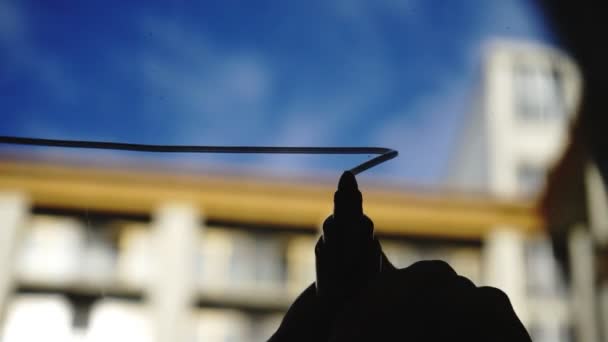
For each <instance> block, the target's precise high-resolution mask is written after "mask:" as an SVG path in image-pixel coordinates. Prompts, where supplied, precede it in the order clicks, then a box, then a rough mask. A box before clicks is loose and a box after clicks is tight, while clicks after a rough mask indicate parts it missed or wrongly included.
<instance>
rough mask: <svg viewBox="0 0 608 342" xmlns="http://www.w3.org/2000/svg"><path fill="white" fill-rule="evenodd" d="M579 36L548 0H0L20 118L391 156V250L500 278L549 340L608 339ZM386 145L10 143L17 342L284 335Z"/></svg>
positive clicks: (28, 126) (5, 189) (8, 245)
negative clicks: (243, 148)
mask: <svg viewBox="0 0 608 342" xmlns="http://www.w3.org/2000/svg"><path fill="white" fill-rule="evenodd" d="M561 37H562V36H561V35H560V33H558V30H557V28H556V27H554V25H552V24H550V20H549V14H548V12H547V10H546V8H545V7H542V6H540V5H539V4H537V3H536V2H533V1H527V0H505V1H482V0H465V1H460V2H445V1H434V0H433V1H418V0H407V1H396V0H381V1H364V0H354V1H344V0H330V1H327V0H325V1H306V2H283V1H276V0H269V1H257V2H244V1H233V0H228V1H222V2H217V3H215V2H213V3H212V2H205V1H202V2H187V1H172V2H149V1H146V2H144V1H141V2H140V1H125V2H117V3H114V4H108V3H107V2H101V1H99V2H87V3H77V2H73V1H53V2H39V1H12V0H0V99H1V100H0V101H1V102H0V105H1V109H0V113H1V114H0V116H1V124H0V135H10V136H24V137H36V138H51V139H80V140H102V141H117V142H129V143H144V144H145V143H148V144H186V145H197V144H200V145H269V146H385V147H390V148H393V149H396V150H398V151H399V153H400V156H399V157H398V158H397V159H395V160H392V161H390V162H388V163H386V164H383V165H381V166H379V167H377V168H376V169H374V170H370V171H368V172H366V173H365V174H362V175H361V176H359V177H358V179H359V185H360V187H361V188H362V191H363V195H364V201H365V202H364V206H365V211H366V213H367V214H368V215H369V216H370V217H371V218H372V219H373V220H374V222H375V226H376V234H377V235H378V236H379V238H380V240H381V241H382V245H383V248H384V250H385V252H386V254H387V255H388V256H389V259H390V260H391V261H392V262H393V263H394V264H395V265H396V266H398V267H407V266H408V265H410V264H412V263H413V262H415V261H418V260H424V259H442V260H445V261H447V262H449V263H450V264H451V265H452V266H453V267H454V268H455V269H456V271H457V272H458V273H460V274H462V275H464V276H466V277H468V278H470V279H471V280H473V281H474V282H475V283H476V284H478V285H490V286H495V287H498V288H500V289H502V290H504V291H505V292H506V293H507V294H508V295H509V297H510V299H511V301H512V303H513V306H514V308H515V310H516V312H517V314H518V315H519V317H520V318H521V320H522V321H523V322H524V324H525V325H526V327H527V328H528V330H529V332H530V333H531V335H532V338H533V340H534V341H547V342H548V341H559V342H561V341H564V342H565V341H583V342H595V341H601V340H602V338H604V339H606V340H608V329H607V328H606V327H608V291H607V289H608V287H606V285H605V284H604V282H603V280H602V279H603V278H604V277H605V274H604V273H605V272H602V270H603V269H604V268H602V267H601V265H603V264H602V263H601V261H598V255H600V256H601V255H605V254H602V253H604V252H602V251H603V249H602V246H603V245H605V243H606V242H608V211H607V208H608V200H607V199H606V193H605V190H604V182H603V179H602V176H601V172H600V171H599V170H598V167H597V166H596V165H597V162H594V159H593V158H590V157H589V155H591V153H590V152H588V151H587V149H585V148H583V147H581V146H582V144H583V143H581V142H580V141H579V140H577V139H576V136H577V134H578V133H577V131H576V130H575V129H574V128H573V127H575V126H576V124H575V123H576V122H578V121H580V120H579V114H578V113H579V112H580V108H581V106H580V103H581V102H582V101H583V99H584V98H585V94H587V90H586V88H585V92H583V88H584V87H583V80H584V79H585V76H586V73H585V72H584V71H585V70H586V69H584V68H583V69H581V66H580V63H577V62H575V58H574V54H575V53H574V52H572V51H570V50H569V47H570V46H571V45H568V44H565V43H564V42H563V40H562V39H560V38H561ZM365 160H366V157H365V156H358V157H352V156H344V157H342V156H300V155H287V156H286V155H240V156H233V155H195V154H181V155H160V154H138V153H126V152H109V151H79V150H66V149H58V148H40V147H15V146H8V145H0V217H1V219H0V225H1V228H0V341H2V342H12V341H38V340H40V339H45V340H51V341H102V340H103V341H106V340H113V341H175V340H189V341H251V342H255V341H265V340H266V339H267V338H268V337H269V336H270V335H271V334H272V333H273V332H274V330H275V329H276V328H277V327H278V324H279V323H280V320H281V318H282V315H283V314H284V312H285V311H286V309H287V308H288V307H289V305H290V303H291V302H292V301H293V300H294V299H295V297H296V296H297V295H298V294H299V293H300V292H301V291H302V290H303V289H304V288H305V287H307V286H308V285H309V284H310V283H312V282H313V281H314V279H315V270H314V251H313V248H314V244H315V242H316V239H317V238H318V236H319V227H320V224H321V223H322V221H323V219H324V218H325V217H326V216H327V215H329V214H330V213H331V210H332V199H333V192H334V191H335V186H336V182H337V180H338V177H339V175H340V174H341V172H342V170H344V169H348V168H351V167H353V166H355V165H356V164H358V163H361V162H363V161H365ZM564 184H565V186H566V189H563V187H564ZM600 259H601V258H600Z"/></svg>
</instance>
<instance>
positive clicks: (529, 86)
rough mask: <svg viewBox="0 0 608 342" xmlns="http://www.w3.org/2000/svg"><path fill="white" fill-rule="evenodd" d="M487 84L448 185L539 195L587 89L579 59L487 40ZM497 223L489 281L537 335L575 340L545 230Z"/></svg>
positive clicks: (489, 246) (488, 243)
mask: <svg viewBox="0 0 608 342" xmlns="http://www.w3.org/2000/svg"><path fill="white" fill-rule="evenodd" d="M481 79H482V80H481V87H480V89H479V93H478V95H479V96H478V98H477V99H476V102H475V104H474V110H473V111H472V112H471V113H470V115H469V116H468V117H467V119H466V120H465V121H464V126H463V130H462V136H461V140H460V142H459V144H458V146H457V148H456V150H455V153H454V157H453V159H452V161H451V164H450V168H449V171H448V175H447V186H448V187H450V188H453V189H458V190H463V191H477V192H482V193H489V194H491V195H492V196H496V197H498V198H503V199H509V200H515V201H517V200H521V199H524V198H535V197H537V196H538V195H539V194H540V192H541V191H542V190H543V187H544V185H545V178H546V174H547V172H548V171H549V170H550V169H551V168H552V167H553V165H554V164H555V163H556V162H557V160H558V158H559V157H560V156H561V155H562V154H563V152H564V150H565V147H566V145H567V142H568V139H567V138H568V129H569V127H570V125H571V123H572V121H573V118H574V116H575V113H576V108H577V106H578V101H579V97H580V93H581V79H580V76H579V73H578V71H577V67H576V65H575V64H574V62H573V61H572V60H571V59H570V58H569V57H568V56H567V55H565V54H564V53H563V52H561V51H559V50H557V49H554V48H551V47H546V46H541V45H537V44H534V43H530V42H517V41H495V42H492V43H490V44H488V45H487V47H486V49H485V54H484V62H483V66H482V75H481ZM514 228H515V227H510V226H507V225H500V226H496V227H494V229H492V231H491V232H490V233H489V234H488V235H487V236H486V237H485V238H484V241H485V242H484V253H483V254H484V258H485V262H484V265H485V267H486V270H485V272H484V280H483V282H484V283H485V284H487V285H491V286H496V287H498V288H501V289H502V290H504V291H505V292H506V293H507V294H508V295H509V297H510V298H511V301H512V303H513V306H514V308H515V310H516V312H517V313H518V315H519V316H520V317H521V318H522V320H523V321H524V323H525V324H526V325H527V326H528V328H529V330H530V331H531V332H532V334H533V339H534V340H535V341H568V340H570V338H571V332H570V330H571V328H570V319H569V316H570V309H569V303H568V291H567V290H566V285H565V282H564V279H563V275H562V272H561V269H560V268H559V267H558V265H557V263H556V262H555V259H554V257H553V252H552V246H551V244H550V242H549V240H548V238H547V237H546V236H543V235H542V234H541V235H536V236H530V235H525V234H522V233H521V231H519V230H518V229H514Z"/></svg>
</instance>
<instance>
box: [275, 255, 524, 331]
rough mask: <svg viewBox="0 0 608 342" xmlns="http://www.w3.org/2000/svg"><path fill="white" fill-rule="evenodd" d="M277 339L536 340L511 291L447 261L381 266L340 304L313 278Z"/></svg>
mask: <svg viewBox="0 0 608 342" xmlns="http://www.w3.org/2000/svg"><path fill="white" fill-rule="evenodd" d="M270 341H272V342H277V341H333V342H342V341H511V342H519V341H531V339H530V336H529V335H528V333H527V331H526V329H525V328H524V326H523V325H522V323H521V322H520V321H519V319H518V318H517V316H516V314H515V312H514V311H513V308H512V307H511V303H510V302H509V299H508V298H507V296H506V295H505V294H504V293H503V292H501V291H500V290H498V289H495V288H491V287H476V286H475V285H474V284H473V283H472V282H471V281H470V280H468V279H466V278H464V277H462V276H458V275H457V274H456V272H454V270H453V269H452V268H451V267H450V266H449V265H448V264H447V263H445V262H442V261H420V262H417V263H415V264H413V265H411V266H410V267H407V268H405V269H401V270H392V271H386V272H382V273H381V274H379V275H378V276H377V278H376V279H373V280H372V281H371V282H370V283H369V284H368V285H367V286H366V287H365V289H363V290H361V292H359V293H358V294H357V295H356V296H354V297H351V298H350V299H349V300H348V301H346V302H344V303H343V305H342V306H341V307H331V306H328V305H327V304H326V303H325V302H324V301H323V300H322V299H321V297H319V296H317V294H316V291H315V287H314V284H313V285H311V286H310V287H308V288H307V289H306V290H305V291H304V292H303V293H302V294H301V295H300V297H298V299H296V301H295V302H294V303H293V305H292V306H291V308H290V309H289V311H288V313H287V314H286V315H285V318H284V319H283V322H282V324H281V327H280V328H279V330H278V331H277V333H276V334H275V335H274V336H273V338H271V340H270Z"/></svg>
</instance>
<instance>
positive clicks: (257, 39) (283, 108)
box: [0, 0, 553, 186]
mask: <svg viewBox="0 0 608 342" xmlns="http://www.w3.org/2000/svg"><path fill="white" fill-rule="evenodd" d="M494 38H512V39H528V40H534V41H544V42H547V43H549V44H553V39H552V36H551V33H550V32H549V30H548V29H547V28H546V24H545V22H544V21H543V19H542V17H541V16H540V15H539V13H538V10H537V8H536V7H535V6H534V5H533V4H531V3H529V2H528V1H524V0H500V1H485V0H463V1H439V0H404V1H397V0H375V1H362V0H318V1H317V0H308V1H299V2H298V1H280V0H271V1H264V0H262V1H233V0H225V1H216V2H205V1H199V2H194V1H192V2H188V1H158V2H153V1H117V2H115V3H113V4H111V5H109V2H108V1H87V2H78V1H59V0H57V1H11V0H0V99H1V100H0V104H1V106H2V107H1V114H0V115H1V122H2V123H1V124H0V134H2V135H19V136H32V137H45V138H59V139H61V138H63V139H89V140H113V141H124V142H134V143H157V144H207V145H276V146H280V145H291V146H301V145H313V146H338V145H342V146H351V145H352V146H369V145H375V146H387V147H392V148H395V149H398V150H399V152H400V157H399V158H398V159H397V160H394V161H390V162H388V163H387V164H385V165H382V166H380V167H379V168H378V169H376V170H374V171H372V173H371V175H370V176H371V177H376V178H382V179H390V180H392V181H397V182H403V183H407V184H413V185H425V186H426V185H431V186H432V185H435V184H438V183H439V182H440V180H441V177H442V175H443V174H444V173H445V172H446V169H445V168H446V164H447V161H448V159H449V155H450V153H452V152H453V146H454V144H455V142H456V141H457V136H458V134H459V128H460V123H461V122H462V118H463V116H464V115H466V113H467V111H468V110H469V109H470V106H469V103H470V100H471V97H472V96H473V93H474V90H475V88H476V86H477V83H478V81H479V68H480V63H481V50H482V48H483V44H484V43H485V42H487V41H489V40H491V39H494ZM0 149H7V147H6V146H0ZM22 150H23V149H21V150H20V151H22ZM45 151H46V150H45ZM46 153H55V154H57V153H65V152H63V151H62V152H59V151H56V150H53V151H46ZM79 153H80V155H83V156H84V157H88V158H91V156H93V158H94V159H97V161H98V162H99V161H100V160H101V161H104V160H108V161H111V160H120V158H127V157H128V158H131V157H132V155H125V154H124V153H120V152H116V153H97V154H95V153H91V152H85V153H82V152H79ZM76 155H78V153H77V154H76ZM148 158H149V157H148ZM153 158H155V159H158V161H159V162H163V161H164V162H170V163H172V164H173V163H185V164H196V165H203V166H204V165H221V166H222V167H226V165H228V166H229V167H232V168H234V169H246V168H251V167H252V168H257V169H260V170H265V169H267V170H271V171H273V172H275V173H294V172H295V173H297V174H304V173H323V172H326V173H331V172H336V173H338V172H339V171H341V170H342V169H344V168H348V167H351V166H354V165H355V164H356V163H357V162H360V161H363V160H364V159H365V157H357V158H353V157H344V158H343V157H302V156H276V155H275V156H266V155H264V156H262V155H259V156H219V155H218V156H200V155H199V156H196V155H187V156H170V157H160V156H156V157H153Z"/></svg>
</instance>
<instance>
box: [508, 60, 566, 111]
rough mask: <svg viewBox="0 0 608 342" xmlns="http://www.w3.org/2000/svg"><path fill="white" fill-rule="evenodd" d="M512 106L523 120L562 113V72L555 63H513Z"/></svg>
mask: <svg viewBox="0 0 608 342" xmlns="http://www.w3.org/2000/svg"><path fill="white" fill-rule="evenodd" d="M513 87H514V89H513V93H514V99H513V100H514V107H515V113H516V115H517V117H519V118H522V119H523V120H525V121H532V120H534V121H544V120H551V119H556V118H561V117H564V116H565V115H564V114H565V109H564V104H563V100H562V98H563V91H562V76H561V73H560V71H559V70H558V69H557V68H556V67H555V66H552V67H549V68H548V67H540V66H535V65H532V64H517V65H515V69H514V72H513Z"/></svg>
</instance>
